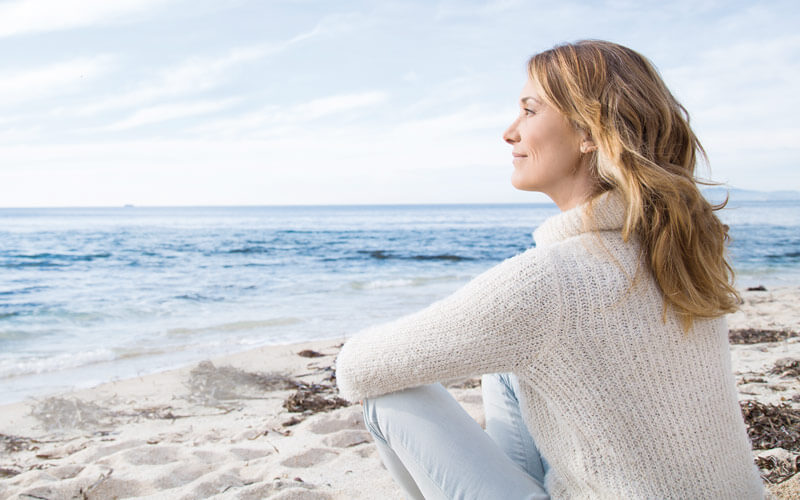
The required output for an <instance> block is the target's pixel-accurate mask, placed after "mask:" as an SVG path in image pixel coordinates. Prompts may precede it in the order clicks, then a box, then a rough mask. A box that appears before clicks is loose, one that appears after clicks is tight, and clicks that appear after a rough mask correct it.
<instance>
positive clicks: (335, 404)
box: [283, 384, 350, 415]
mask: <svg viewBox="0 0 800 500" xmlns="http://www.w3.org/2000/svg"><path fill="white" fill-rule="evenodd" d="M338 393H339V391H338V390H337V389H336V388H335V387H334V386H331V385H328V384H309V385H306V384H303V385H302V386H300V387H298V389H297V391H295V393H294V394H292V395H291V396H289V397H288V398H287V399H286V401H284V402H283V407H284V408H286V409H287V410H289V411H290V412H292V413H305V414H309V415H310V414H314V413H320V412H324V411H330V410H335V409H337V408H344V407H346V406H350V403H349V402H347V401H345V400H344V399H342V398H340V397H339V396H337V394H338Z"/></svg>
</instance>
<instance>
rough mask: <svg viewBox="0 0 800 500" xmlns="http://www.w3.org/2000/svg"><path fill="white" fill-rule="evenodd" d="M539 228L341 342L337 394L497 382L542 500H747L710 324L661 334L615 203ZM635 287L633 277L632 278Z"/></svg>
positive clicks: (719, 343) (745, 468)
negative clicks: (541, 480) (524, 430)
mask: <svg viewBox="0 0 800 500" xmlns="http://www.w3.org/2000/svg"><path fill="white" fill-rule="evenodd" d="M585 210H586V206H580V207H577V208H575V209H573V210H570V211H567V212H563V213H561V214H559V215H557V216H555V217H552V218H550V219H548V220H547V221H546V222H545V223H544V224H542V226H541V227H539V228H538V229H537V230H536V231H535V232H534V238H535V240H536V248H533V249H530V250H528V251H526V252H524V253H522V254H520V255H517V256H516V257H513V258H511V259H508V260H506V261H504V262H502V263H501V264H499V265H497V266H495V267H493V268H492V269H490V270H488V271H486V272H485V273H483V274H481V275H480V276H478V277H477V278H475V279H474V280H473V281H471V282H470V283H468V284H467V285H466V286H464V287H463V288H462V289H460V290H459V291H457V292H456V293H454V294H453V295H451V296H449V297H447V298H445V299H443V300H441V301H439V302H436V303H434V304H432V305H431V306H429V307H428V308H426V309H424V310H422V311H420V312H418V313H415V314H412V315H409V316H406V317H403V318H400V319H398V320H396V321H394V322H391V323H388V324H385V325H381V326H377V327H374V328H370V329H367V330H365V331H363V332H360V333H359V334H357V335H356V336H354V337H353V338H351V339H349V340H348V341H347V342H346V343H345V345H344V347H343V348H342V350H341V353H340V354H339V357H338V359H337V362H336V378H337V383H338V386H339V390H340V392H341V394H342V396H343V397H345V398H347V399H349V400H350V401H357V400H359V399H363V398H366V397H371V396H377V395H381V394H385V393H388V392H392V391H397V390H401V389H405V388H408V387H415V386H419V385H423V384H429V383H433V382H437V381H443V380H447V379H452V378H457V377H465V376H477V375H481V374H484V373H494V372H513V373H514V374H516V375H517V377H518V378H519V380H520V386H521V388H522V397H521V407H522V411H523V416H524V418H525V422H526V424H527V426H528V428H529V430H530V432H531V435H532V436H533V438H534V440H535V441H536V443H537V445H538V446H539V448H540V451H541V453H542V455H543V456H544V457H545V459H546V460H547V462H548V463H549V464H550V467H551V468H550V471H549V472H548V474H547V477H546V487H547V489H548V491H549V492H550V495H551V497H552V498H553V499H567V498H569V499H621V498H632V499H644V498H648V499H651V498H675V499H678V498H680V499H700V498H718V499H754V498H763V487H762V483H761V480H760V478H759V475H758V471H757V469H756V467H755V466H754V465H753V458H752V455H751V451H750V443H749V441H748V438H747V434H746V431H745V426H744V422H743V419H742V414H741V411H740V409H739V404H738V402H737V393H736V386H735V379H734V377H733V374H732V372H731V363H730V352H729V348H728V338H727V333H728V330H727V326H726V324H725V320H724V318H717V319H711V320H699V321H695V323H694V326H693V328H692V329H691V330H690V331H689V332H688V334H684V333H683V331H682V329H681V327H680V324H679V322H678V319H677V317H676V316H675V315H674V314H668V315H667V321H666V323H664V322H663V321H662V308H663V303H662V296H661V293H660V291H659V288H658V286H657V284H656V283H655V281H654V279H653V277H652V275H651V274H650V272H649V271H648V270H647V267H646V265H644V264H643V261H642V259H641V256H640V247H639V245H638V244H637V243H635V242H627V243H626V242H624V241H623V240H622V236H621V231H620V229H621V227H622V220H623V214H624V209H623V206H622V204H621V202H620V201H619V199H618V198H617V197H615V196H609V195H604V196H602V197H601V198H600V199H598V200H597V201H596V202H595V204H594V210H593V212H592V213H593V221H592V222H591V226H592V227H587V225H589V224H587V222H586V220H587V218H586V217H584V216H583V214H584V212H585ZM634 277H636V279H634Z"/></svg>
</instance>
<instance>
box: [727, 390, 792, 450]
mask: <svg viewBox="0 0 800 500" xmlns="http://www.w3.org/2000/svg"><path fill="white" fill-rule="evenodd" d="M739 404H740V406H741V407H742V415H744V420H745V423H746V424H747V434H748V436H749V437H750V441H751V443H752V444H753V449H756V450H766V449H770V448H783V449H785V450H789V451H792V452H795V453H800V410H796V409H794V408H792V407H791V406H789V405H788V404H786V403H781V404H780V405H771V404H763V403H759V402H758V401H755V400H752V399H751V400H747V401H741V402H740V403H739Z"/></svg>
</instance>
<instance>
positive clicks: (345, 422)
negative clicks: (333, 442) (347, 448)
mask: <svg viewBox="0 0 800 500" xmlns="http://www.w3.org/2000/svg"><path fill="white" fill-rule="evenodd" d="M344 429H362V430H364V429H366V427H364V420H363V418H362V416H361V410H360V407H359V408H354V409H348V410H341V411H338V412H334V413H331V414H329V415H328V416H326V417H324V418H320V419H319V420H318V421H316V422H314V423H313V424H311V425H310V426H309V430H310V431H311V432H313V433H314V434H330V433H332V432H337V431H341V430H344Z"/></svg>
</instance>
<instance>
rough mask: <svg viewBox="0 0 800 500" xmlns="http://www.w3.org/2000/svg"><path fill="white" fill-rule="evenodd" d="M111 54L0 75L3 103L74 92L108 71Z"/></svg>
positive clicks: (17, 102)
mask: <svg viewBox="0 0 800 500" xmlns="http://www.w3.org/2000/svg"><path fill="white" fill-rule="evenodd" d="M111 60H112V58H111V57H109V56H98V57H91V58H78V59H72V60H68V61H61V62H57V63H53V64H49V65H46V66H42V67H38V68H33V69H27V70H24V71H19V72H14V73H7V74H4V75H0V107H10V106H14V105H18V104H19V103H20V102H23V101H30V100H34V99H40V98H43V97H48V96H50V95H54V94H63V93H68V92H71V91H73V90H75V89H77V88H79V87H80V86H81V84H83V83H85V82H88V81H89V80H91V79H93V78H96V77H98V76H100V75H101V74H103V73H105V72H106V71H107V70H108V68H109V66H110V61H111Z"/></svg>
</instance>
